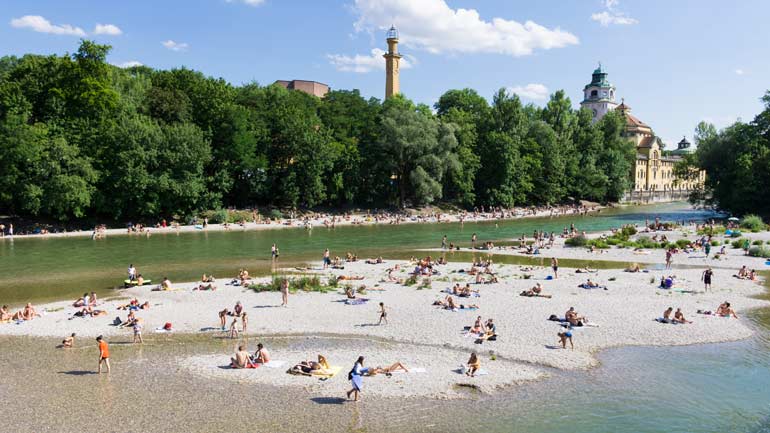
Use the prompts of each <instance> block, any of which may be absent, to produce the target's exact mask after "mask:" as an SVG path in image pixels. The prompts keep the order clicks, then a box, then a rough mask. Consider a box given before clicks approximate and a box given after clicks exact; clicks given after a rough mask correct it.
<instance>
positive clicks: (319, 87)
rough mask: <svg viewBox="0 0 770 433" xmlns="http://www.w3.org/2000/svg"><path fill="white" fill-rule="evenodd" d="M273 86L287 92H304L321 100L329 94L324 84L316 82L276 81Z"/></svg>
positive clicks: (327, 87)
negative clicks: (285, 89)
mask: <svg viewBox="0 0 770 433" xmlns="http://www.w3.org/2000/svg"><path fill="white" fill-rule="evenodd" d="M273 84H277V85H279V86H282V87H285V88H287V89H289V90H299V91H300V92H305V93H307V94H310V95H313V96H317V97H319V98H323V97H324V96H326V94H327V93H329V86H327V85H326V84H324V83H319V82H317V81H306V80H291V81H288V80H278V81H276V82H275V83H273Z"/></svg>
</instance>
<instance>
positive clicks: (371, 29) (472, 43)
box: [0, 0, 770, 147]
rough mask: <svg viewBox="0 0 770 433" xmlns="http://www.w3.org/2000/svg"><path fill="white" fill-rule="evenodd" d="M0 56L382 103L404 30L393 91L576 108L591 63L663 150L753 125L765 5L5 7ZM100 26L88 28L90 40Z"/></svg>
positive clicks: (680, 0)
mask: <svg viewBox="0 0 770 433" xmlns="http://www.w3.org/2000/svg"><path fill="white" fill-rule="evenodd" d="M1 1H2V5H3V7H2V8H0V55H8V54H14V55H21V54H24V53H38V54H51V53H57V54H62V53H65V52H72V51H74V50H75V49H77V45H78V39H79V38H80V37H88V38H92V39H95V40H97V41H99V42H101V43H109V44H111V45H112V46H113V51H112V53H111V55H110V57H109V61H110V62H111V63H114V64H124V63H126V62H140V63H142V64H145V65H148V66H151V67H154V68H162V69H167V68H174V67H179V66H187V67H190V68H193V69H197V70H200V71H203V72H204V73H205V74H207V75H211V76H215V77H223V78H225V79H226V80H228V81H230V82H231V83H233V84H241V83H246V82H250V81H257V82H259V83H261V84H269V83H272V82H273V81H274V80H277V79H308V80H316V81H321V82H324V83H327V84H329V85H330V86H331V87H332V88H335V89H354V88H355V89H360V90H361V92H362V93H363V94H364V95H365V96H375V97H378V98H382V96H383V92H384V70H383V69H382V66H383V64H382V62H381V58H380V57H379V53H378V52H377V51H375V52H374V54H373V51H372V50H377V49H379V50H381V49H384V48H385V41H384V39H385V36H384V35H385V30H386V28H387V27H389V26H390V24H395V25H396V27H398V28H399V30H400V31H401V45H400V49H401V52H402V53H403V54H405V55H406V60H407V61H408V62H409V63H410V65H409V66H410V67H408V68H405V69H402V71H401V90H402V92H403V93H404V94H405V95H406V96H408V97H409V98H411V99H413V100H415V101H417V102H424V103H427V104H430V105H432V104H433V103H434V102H435V101H436V99H437V98H438V97H439V96H440V95H441V94H442V93H443V92H444V91H446V90H448V89H453V88H463V87H471V88H474V89H476V90H477V91H478V92H479V93H480V94H481V95H483V96H485V97H487V98H491V96H492V94H493V93H494V92H495V91H496V90H497V89H498V88H500V87H505V88H509V89H516V90H518V92H519V93H520V95H521V96H522V97H523V99H524V100H525V101H527V102H533V103H536V104H542V103H543V101H544V99H542V98H543V97H545V95H547V93H550V92H554V91H556V90H558V89H565V90H566V91H567V94H568V95H569V96H570V98H571V99H572V102H573V104H574V105H575V106H577V104H578V103H579V101H580V99H581V97H582V93H581V91H582V88H583V86H584V85H585V84H586V83H588V82H589V81H590V74H591V71H592V70H593V69H594V68H595V67H596V64H597V62H598V61H601V62H602V64H603V65H604V67H605V69H606V70H607V71H608V72H609V74H610V75H609V78H610V81H612V82H613V83H614V84H615V86H617V94H618V96H619V97H624V98H625V100H626V103H627V104H629V105H630V106H631V107H632V109H633V113H634V114H635V115H636V116H637V117H639V118H640V119H642V120H643V121H645V122H646V123H648V124H650V125H651V126H652V127H653V129H654V130H655V131H656V133H657V134H658V135H660V136H661V137H663V139H664V140H665V141H666V142H667V143H668V145H669V147H671V146H673V145H674V143H676V141H678V140H679V139H680V138H681V136H682V135H687V136H688V137H689V136H691V134H692V131H693V128H694V127H695V125H696V123H697V122H698V121H700V120H708V121H711V122H713V123H715V124H716V125H717V126H719V127H722V126H725V125H727V124H729V123H731V122H733V121H735V120H736V119H738V118H742V119H743V120H745V121H749V120H751V119H752V118H753V116H754V115H755V114H756V113H757V112H759V110H761V103H760V102H759V97H760V96H761V95H762V94H763V93H764V92H765V90H767V89H770V83H769V82H768V80H763V79H762V78H763V77H770V56H768V49H767V41H769V40H770V26H768V25H767V22H766V20H767V17H768V16H770V2H768V1H764V0H741V1H739V2H725V1H716V0H713V1H712V0H701V1H695V0H677V1H670V0H668V1H664V0H619V1H618V0H580V1H578V0H573V1H567V0H539V1H536V2H535V1H518V0H340V1H335V0H230V1H228V0H197V1H190V0H186V1H182V0H160V1H159V0H155V1H149V0H133V1H96V0H92V1H86V0H68V1H66V2H63V1H57V0H1ZM97 26H98V27H97Z"/></svg>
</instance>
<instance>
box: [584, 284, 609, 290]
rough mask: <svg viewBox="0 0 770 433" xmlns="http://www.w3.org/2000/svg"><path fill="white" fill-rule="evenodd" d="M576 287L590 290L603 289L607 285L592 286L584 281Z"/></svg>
mask: <svg viewBox="0 0 770 433" xmlns="http://www.w3.org/2000/svg"><path fill="white" fill-rule="evenodd" d="M578 287H580V288H581V289H586V290H591V289H604V290H607V286H594V287H592V286H589V285H588V284H586V283H583V284H581V285H579V286H578Z"/></svg>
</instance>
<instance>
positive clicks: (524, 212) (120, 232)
mask: <svg viewBox="0 0 770 433" xmlns="http://www.w3.org/2000/svg"><path fill="white" fill-rule="evenodd" d="M621 206H626V205H615V206H613V207H608V206H602V205H596V206H592V207H591V208H590V209H586V210H585V212H586V214H597V213H600V212H601V211H602V210H604V209H612V208H614V207H621ZM506 212H513V213H516V215H514V216H508V215H506V216H505V217H503V218H500V217H499V216H495V215H494V214H492V213H490V212H484V213H479V214H478V216H476V217H474V216H472V213H469V214H467V216H466V217H464V218H463V219H461V218H460V217H461V215H459V214H457V213H446V214H445V213H441V214H440V215H441V218H442V219H441V220H440V221H439V220H437V218H436V217H433V216H431V217H428V218H422V217H420V218H418V217H404V218H405V219H404V220H401V221H399V222H398V223H395V224H438V223H461V222H468V223H475V222H492V221H509V220H520V219H525V218H547V217H554V218H559V217H566V216H580V215H581V214H582V211H581V212H577V211H575V210H574V209H571V211H570V212H565V213H557V214H552V212H551V210H538V211H536V212H535V213H534V214H532V213H531V211H529V210H528V209H513V210H510V211H506ZM330 218H344V216H343V215H337V214H334V215H323V216H321V217H316V218H312V219H311V220H310V225H311V228H322V227H326V226H325V224H324V221H327V220H329V219H330ZM421 219H424V220H421ZM393 221H394V219H393V218H387V219H385V220H380V221H375V220H374V218H373V216H370V215H368V214H365V213H359V214H350V220H348V221H337V222H336V223H335V225H336V226H338V227H340V226H341V227H345V226H370V225H393V224H394V222H393ZM288 228H307V227H306V224H305V223H304V222H303V221H302V219H301V218H294V219H282V220H281V221H279V222H270V223H265V222H254V221H250V222H247V223H245V225H244V226H241V225H240V224H239V223H230V224H228V225H227V226H226V225H225V224H208V225H207V227H206V228H205V229H204V228H199V227H198V226H196V225H179V226H178V227H172V226H168V227H165V228H158V227H144V229H145V230H146V231H144V232H140V233H137V232H129V231H128V229H127V228H109V229H105V230H104V231H103V232H102V233H103V235H102V238H104V237H112V236H131V235H133V236H151V235H153V234H167V233H196V232H225V231H233V232H236V231H241V232H242V231H253V230H272V229H288ZM92 236H93V230H80V231H71V232H59V233H45V234H23V235H17V234H14V235H13V236H7V235H6V236H0V241H4V240H8V241H13V240H14V239H53V238H71V237H92Z"/></svg>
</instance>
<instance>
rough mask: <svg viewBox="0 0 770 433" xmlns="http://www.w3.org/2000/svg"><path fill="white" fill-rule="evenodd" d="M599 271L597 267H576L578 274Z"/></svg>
mask: <svg viewBox="0 0 770 433" xmlns="http://www.w3.org/2000/svg"><path fill="white" fill-rule="evenodd" d="M597 272H599V271H598V270H597V269H590V268H577V269H575V273H576V274H595V273H597Z"/></svg>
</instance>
